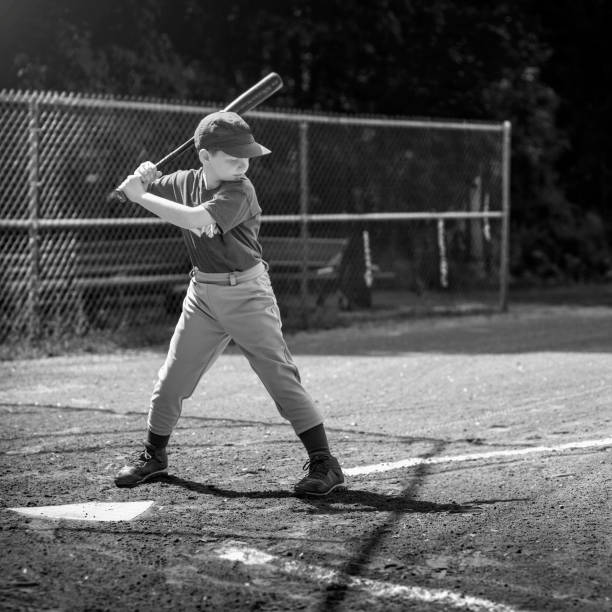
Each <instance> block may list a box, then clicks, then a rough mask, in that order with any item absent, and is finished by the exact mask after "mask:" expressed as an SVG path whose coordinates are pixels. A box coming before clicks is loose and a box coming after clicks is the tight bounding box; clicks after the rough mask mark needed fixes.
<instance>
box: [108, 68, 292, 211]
mask: <svg viewBox="0 0 612 612" xmlns="http://www.w3.org/2000/svg"><path fill="white" fill-rule="evenodd" d="M282 86H283V80H282V79H281V77H280V75H278V74H277V73H276V72H270V73H269V74H268V75H266V76H265V77H264V78H263V79H261V81H259V82H258V83H255V85H253V87H251V88H250V89H247V90H246V91H245V92H243V93H241V94H240V95H239V96H238V97H237V98H235V99H234V100H232V101H231V102H230V103H229V104H228V105H227V106H226V107H225V108H224V109H223V110H224V111H232V112H234V113H238V114H242V113H246V112H248V111H250V110H253V109H254V108H255V107H256V106H259V105H260V104H261V103H262V102H264V101H265V100H267V99H268V98H269V97H270V96H271V95H273V94H274V93H276V92H277V91H278V90H279V89H281V87H282ZM192 146H193V136H192V137H191V138H190V139H189V140H186V141H185V142H184V143H183V144H182V145H180V146H178V147H177V148H176V149H174V151H170V153H168V155H166V156H165V157H162V158H161V159H160V160H159V161H158V162H157V163H156V164H155V167H156V168H159V167H160V166H163V165H164V164H166V163H168V162H169V161H170V160H172V159H175V158H176V157H178V156H179V155H181V154H182V153H183V152H184V151H187V149H189V148H190V147H192ZM109 199H111V200H115V201H120V202H127V197H126V196H125V194H124V193H123V192H122V191H120V190H119V189H115V190H114V191H113V192H112V193H111V194H110V196H109Z"/></svg>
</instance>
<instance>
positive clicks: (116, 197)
mask: <svg viewBox="0 0 612 612" xmlns="http://www.w3.org/2000/svg"><path fill="white" fill-rule="evenodd" d="M106 199H107V201H108V202H112V203H115V202H116V203H119V204H125V203H126V202H127V201H128V197H127V196H126V195H125V193H123V191H121V190H120V189H113V191H111V192H110V193H109V194H108V197H107V198H106Z"/></svg>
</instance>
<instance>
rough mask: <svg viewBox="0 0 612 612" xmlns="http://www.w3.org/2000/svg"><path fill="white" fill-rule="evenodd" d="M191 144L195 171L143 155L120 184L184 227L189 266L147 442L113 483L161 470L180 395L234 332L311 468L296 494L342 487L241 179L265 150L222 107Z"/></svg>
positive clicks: (256, 210)
mask: <svg viewBox="0 0 612 612" xmlns="http://www.w3.org/2000/svg"><path fill="white" fill-rule="evenodd" d="M194 143H195V146H196V150H197V153H198V158H199V160H200V162H201V167H199V168H198V169H197V170H180V171H178V172H175V173H173V174H170V175H167V176H161V173H160V172H158V171H157V169H156V168H155V166H154V165H153V164H152V163H151V162H145V163H144V164H142V165H141V166H139V168H138V169H137V170H136V173H135V174H134V175H132V176H129V177H128V178H127V179H126V180H125V181H124V182H123V183H122V184H121V185H120V187H119V189H121V190H122V191H123V192H124V193H125V194H126V196H127V197H128V198H129V199H130V200H131V201H132V202H135V203H136V204H139V205H140V206H142V207H144V208H146V209H147V210H148V211H150V212H152V213H153V214H155V215H157V216H159V217H161V218H162V219H164V220H165V221H168V222H169V223H172V224H174V225H176V226H178V227H180V228H181V229H182V230H183V238H184V241H185V244H186V247H187V250H188V252H189V257H190V260H191V264H192V266H193V269H192V272H191V282H190V284H189V288H188V291H187V295H186V297H185V300H184V302H183V310H182V314H181V317H180V319H179V321H178V323H177V326H176V329H175V330H174V334H173V336H172V340H171V341H170V347H169V349H168V354H167V357H166V361H165V363H164V365H163V366H162V368H161V369H160V371H159V377H158V381H157V384H156V385H155V388H154V390H153V395H152V397H151V405H150V409H149V417H148V423H147V425H148V427H147V436H146V441H145V449H144V451H143V452H142V453H141V454H140V456H139V457H138V458H137V459H135V460H134V461H133V463H131V464H130V465H126V466H125V467H124V468H123V469H122V470H121V471H120V472H119V474H118V475H117V477H116V478H115V484H116V485H117V486H118V487H133V486H136V485H138V484H140V483H142V482H145V481H146V480H148V479H149V478H151V477H153V476H157V475H161V474H166V473H167V471H166V470H167V466H168V460H167V455H166V446H167V444H168V441H169V439H170V435H171V434H172V431H173V429H174V427H175V425H176V423H177V421H178V419H179V416H180V413H181V408H182V402H183V399H185V398H188V397H190V396H191V395H192V393H193V391H194V389H195V387H196V385H197V384H198V382H199V380H200V378H201V377H202V375H203V374H204V373H205V372H206V371H207V370H208V369H209V368H210V366H211V365H212V364H213V362H214V361H215V359H216V358H217V357H218V356H219V355H220V354H221V353H222V352H223V350H224V349H225V347H226V346H227V345H228V343H229V342H230V340H231V339H233V340H234V342H235V343H236V345H237V346H238V347H239V348H240V350H241V351H242V353H243V354H244V355H245V356H246V357H247V359H248V360H249V362H250V364H251V367H252V368H253V370H254V371H255V372H256V374H257V375H258V376H259V378H260V380H261V381H262V382H263V384H264V386H265V387H266V389H267V390H268V392H269V393H270V395H271V397H272V399H273V400H274V401H275V403H276V406H277V408H278V410H279V412H280V414H281V416H283V417H284V418H285V419H287V420H288V421H289V422H290V423H291V425H292V426H293V428H294V430H295V433H296V434H297V435H298V437H299V438H300V440H301V441H302V443H303V445H304V447H305V448H306V451H307V453H308V457H309V459H308V461H307V464H306V465H307V466H308V470H309V471H308V474H307V475H306V476H305V477H304V478H302V480H300V481H299V482H298V483H297V484H296V485H295V487H294V490H295V493H296V494H298V495H315V496H323V495H327V494H329V493H331V492H332V491H333V490H334V489H337V488H338V487H341V486H343V485H344V476H343V474H342V470H341V469H340V465H339V463H338V461H337V459H336V458H335V457H333V456H332V455H331V453H330V451H329V445H328V441H327V436H326V433H325V428H324V426H323V422H322V417H321V415H320V414H319V412H318V410H317V409H316V407H315V406H314V404H313V402H312V399H311V398H310V396H309V395H308V394H307V392H306V391H305V389H304V388H303V387H302V384H301V382H300V376H299V372H298V369H297V367H296V365H295V363H294V362H293V358H292V357H291V354H290V353H289V350H288V348H287V345H286V344H285V340H284V338H283V334H282V331H281V320H280V312H279V309H278V306H277V303H276V297H275V295H274V291H273V290H272V286H271V284H270V278H269V276H268V272H267V269H268V266H267V264H266V263H265V262H264V260H263V258H262V250H261V245H260V244H259V242H258V234H259V227H260V222H261V208H260V207H259V204H258V201H257V195H256V194H255V189H254V187H253V185H252V183H251V181H250V180H249V179H248V178H247V177H246V172H247V170H248V168H249V160H250V159H251V158H253V157H260V156H262V155H267V154H268V153H270V151H269V150H268V149H266V148H265V147H263V146H261V145H260V144H258V143H257V142H255V139H254V138H253V135H252V133H251V129H250V127H249V125H248V124H247V123H246V122H245V121H244V120H243V119H242V118H241V117H239V116H238V115H237V114H235V113H232V112H226V111H220V112H216V113H212V114H210V115H207V116H206V117H204V119H202V121H200V123H199V125H198V126H197V128H196V131H195V134H194ZM305 469H306V466H305Z"/></svg>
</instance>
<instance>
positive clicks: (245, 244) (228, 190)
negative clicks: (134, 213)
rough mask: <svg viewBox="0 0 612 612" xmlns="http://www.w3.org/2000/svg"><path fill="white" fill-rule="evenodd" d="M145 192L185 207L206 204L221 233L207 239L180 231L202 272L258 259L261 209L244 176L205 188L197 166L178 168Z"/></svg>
mask: <svg viewBox="0 0 612 612" xmlns="http://www.w3.org/2000/svg"><path fill="white" fill-rule="evenodd" d="M149 191H150V192H151V193H153V194H155V195H158V196H161V197H162V198H166V199H168V200H172V201H173V202H178V203H179V204H185V205H186V206H191V207H195V206H201V205H203V204H206V209H207V210H208V212H209V213H210V215H211V217H212V218H213V219H214V220H215V222H216V224H217V226H218V228H219V230H220V232H221V233H220V234H216V235H215V236H213V237H212V238H209V237H208V236H206V234H204V233H203V234H202V236H201V237H198V236H197V235H196V234H194V233H193V232H191V231H189V230H184V229H182V230H181V231H182V233H183V240H184V241H185V245H186V247H187V251H188V253H189V259H190V260H191V264H192V265H193V266H195V267H197V268H198V269H199V270H201V271H202V272H222V273H223V272H238V271H242V270H247V269H248V268H251V267H253V266H254V265H255V264H257V263H258V262H260V261H261V260H262V252H261V245H260V244H259V241H258V236H259V228H260V225H261V208H260V207H259V203H258V201H257V195H256V193H255V188H254V187H253V184H252V183H251V181H250V180H249V179H248V178H246V177H244V178H243V179H241V180H239V181H231V182H223V183H221V185H220V186H219V187H217V188H216V189H206V182H205V180H204V172H203V170H202V169H201V168H199V169H198V170H179V171H178V172H174V173H173V174H168V175H166V176H162V177H161V178H159V179H158V180H156V181H155V182H153V183H152V184H151V185H150V187H149Z"/></svg>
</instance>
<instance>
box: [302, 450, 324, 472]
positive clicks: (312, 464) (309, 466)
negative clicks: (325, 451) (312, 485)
mask: <svg viewBox="0 0 612 612" xmlns="http://www.w3.org/2000/svg"><path fill="white" fill-rule="evenodd" d="M302 469H303V470H304V471H306V470H308V475H309V476H325V475H326V474H327V472H328V470H329V455H315V456H314V457H312V458H310V459H308V461H306V463H305V464H304V466H303V468H302Z"/></svg>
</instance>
